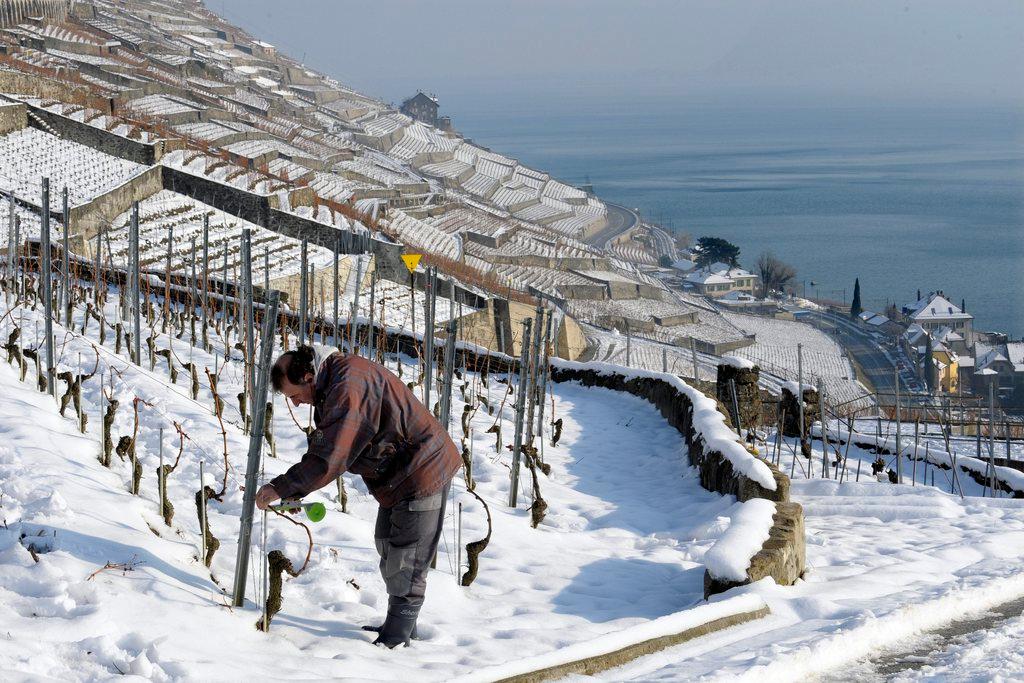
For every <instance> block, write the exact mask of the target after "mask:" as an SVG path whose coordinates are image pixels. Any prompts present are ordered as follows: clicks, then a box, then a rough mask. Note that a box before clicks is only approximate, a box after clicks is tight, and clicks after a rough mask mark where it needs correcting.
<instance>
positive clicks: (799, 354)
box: [793, 344, 806, 460]
mask: <svg viewBox="0 0 1024 683" xmlns="http://www.w3.org/2000/svg"><path fill="white" fill-rule="evenodd" d="M796 385H797V386H796V405H797V413H798V414H797V417H798V419H799V420H800V424H799V427H800V452H801V453H803V449H804V437H805V436H806V435H805V434H804V345H803V344H797V345H796ZM793 459H794V460H796V455H794V456H793Z"/></svg>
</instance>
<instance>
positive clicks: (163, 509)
mask: <svg viewBox="0 0 1024 683" xmlns="http://www.w3.org/2000/svg"><path fill="white" fill-rule="evenodd" d="M161 470H163V472H161ZM173 471H174V468H173V467H171V466H170V465H163V466H162V467H157V468H156V481H157V488H158V489H159V487H160V478H161V474H162V475H163V482H164V485H163V489H164V490H163V491H162V492H161V491H159V490H158V491H157V493H158V495H161V494H162V500H161V501H160V515H161V516H162V517H163V518H164V524H166V525H167V526H171V521H172V520H173V519H174V506H173V505H171V497H170V496H168V495H167V481H168V480H169V479H170V477H171V472H173Z"/></svg>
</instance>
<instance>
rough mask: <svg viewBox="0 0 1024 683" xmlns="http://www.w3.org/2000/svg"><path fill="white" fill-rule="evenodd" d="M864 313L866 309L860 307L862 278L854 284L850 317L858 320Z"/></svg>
mask: <svg viewBox="0 0 1024 683" xmlns="http://www.w3.org/2000/svg"><path fill="white" fill-rule="evenodd" d="M863 312H864V307H863V306H861V305H860V278H857V279H856V280H855V281H854V283H853V303H852V304H850V317H851V318H856V317H857V316H859V315H860V314H861V313H863Z"/></svg>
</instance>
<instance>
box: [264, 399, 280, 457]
mask: <svg viewBox="0 0 1024 683" xmlns="http://www.w3.org/2000/svg"><path fill="white" fill-rule="evenodd" d="M273 423H274V402H273V401H267V412H266V418H265V419H264V420H263V438H264V439H266V441H267V446H269V447H270V457H271V458H276V457H277V444H276V443H274V429H273Z"/></svg>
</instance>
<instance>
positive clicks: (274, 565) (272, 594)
mask: <svg viewBox="0 0 1024 683" xmlns="http://www.w3.org/2000/svg"><path fill="white" fill-rule="evenodd" d="M267 564H269V565H270V572H269V574H270V590H269V591H268V593H267V604H266V606H265V609H266V618H265V620H264V617H262V616H261V617H260V619H259V621H257V622H256V628H257V629H259V630H260V631H267V630H269V629H270V623H271V621H272V620H273V619H274V615H276V614H277V613H278V612H280V611H281V605H282V603H283V600H282V598H281V590H282V588H283V587H284V576H283V575H284V573H285V572H287V573H288V574H289V575H290V576H295V568H294V567H293V566H292V563H291V560H289V559H288V558H287V557H285V556H284V553H282V552H281V551H280V550H271V551H270V552H269V553H268V554H267Z"/></svg>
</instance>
